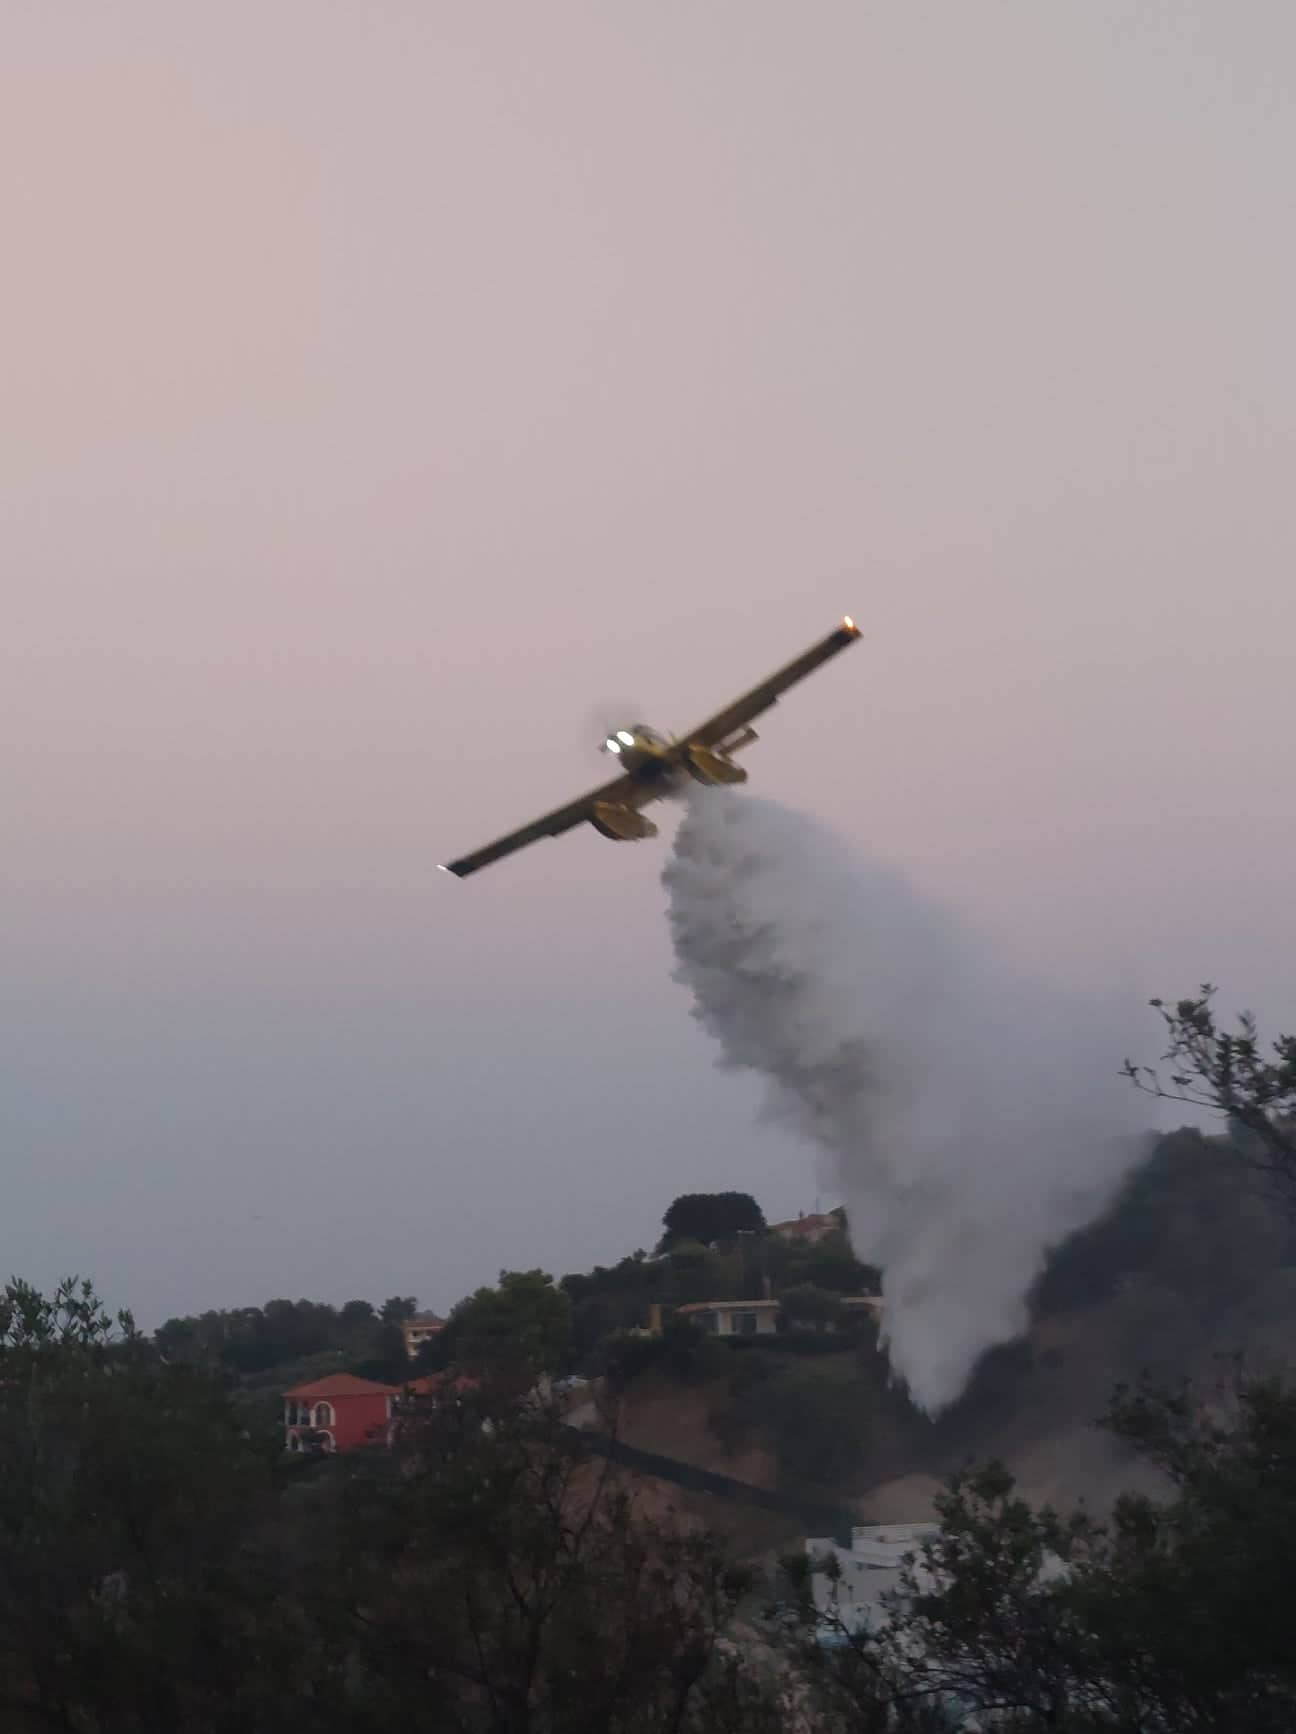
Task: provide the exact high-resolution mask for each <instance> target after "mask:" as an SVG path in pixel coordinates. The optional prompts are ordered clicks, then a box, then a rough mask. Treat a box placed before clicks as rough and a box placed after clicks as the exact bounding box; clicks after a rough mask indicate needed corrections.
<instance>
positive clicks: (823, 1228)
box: [770, 1214, 841, 1246]
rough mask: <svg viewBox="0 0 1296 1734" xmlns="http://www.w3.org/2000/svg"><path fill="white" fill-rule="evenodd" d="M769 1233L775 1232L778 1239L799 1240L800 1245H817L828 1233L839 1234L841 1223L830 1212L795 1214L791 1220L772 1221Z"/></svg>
mask: <svg viewBox="0 0 1296 1734" xmlns="http://www.w3.org/2000/svg"><path fill="white" fill-rule="evenodd" d="M770 1233H771V1234H777V1235H778V1237H779V1239H780V1240H790V1241H793V1242H799V1243H800V1244H801V1245H802V1246H818V1244H819V1242H820V1241H821V1240H824V1239H826V1238H827V1236H828V1235H830V1234H840V1233H841V1223H840V1221H839V1220H838V1218H837V1217H835V1216H832V1215H830V1214H826V1215H817V1214H816V1215H814V1216H797V1217H794V1218H793V1219H792V1221H791V1222H775V1223H772V1224H771V1225H770Z"/></svg>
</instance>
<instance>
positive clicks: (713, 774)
mask: <svg viewBox="0 0 1296 1734" xmlns="http://www.w3.org/2000/svg"><path fill="white" fill-rule="evenodd" d="M685 763H686V764H687V765H688V770H689V775H690V776H691V777H695V778H696V779H697V781H698V782H699V783H745V782H746V781H747V773H746V771H745V770H744V769H743V768H742V766H741V765H736V764H735V763H734V762H733V760H732V759H730V758H726V757H725V755H724V754H723V753H713V752H712V751H711V749H710V747H699V746H692V747H689V748H688V750H687V752H686V754H685Z"/></svg>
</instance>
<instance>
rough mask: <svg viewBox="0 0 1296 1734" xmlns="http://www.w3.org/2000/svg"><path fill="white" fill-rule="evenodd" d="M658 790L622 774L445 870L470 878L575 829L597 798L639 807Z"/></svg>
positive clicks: (457, 876) (621, 804)
mask: <svg viewBox="0 0 1296 1734" xmlns="http://www.w3.org/2000/svg"><path fill="white" fill-rule="evenodd" d="M654 793H655V791H654V790H653V789H651V788H650V787H647V786H645V785H644V784H643V783H641V782H637V781H636V780H635V778H634V777H626V776H621V777H618V778H617V779H616V781H615V782H613V783H604V785H603V787H602V788H601V789H591V790H590V792H589V794H588V795H582V796H581V798H580V800H579V801H572V802H570V804H569V805H567V806H566V807H558V808H555V810H554V811H553V812H552V813H546V814H545V815H544V817H543V818H541V819H533V820H532V821H531V823H530V824H529V825H523V826H521V827H520V829H518V830H516V831H510V832H509V834H508V836H507V837H500V838H499V839H498V840H497V841H496V842H494V843H488V844H487V845H486V847H485V848H484V849H477V850H474V852H473V853H472V854H471V855H463V856H461V857H460V858H459V860H458V861H447V862H446V863H445V865H444V866H443V867H442V869H441V871H442V872H443V873H453V874H454V876H455V877H456V879H466V878H467V877H468V875H469V874H470V873H476V872H479V871H480V869H481V868H483V867H489V866H490V865H491V863H492V862H493V861H500V860H502V859H503V858H504V856H505V855H512V854H513V853H514V851H515V850H517V849H525V848H526V846H527V844H528V843H537V842H539V840H540V838H541V837H560V836H561V835H562V833H563V832H564V831H571V830H574V829H575V827H576V826H577V825H580V824H582V823H583V822H584V821H585V820H586V819H588V818H590V817H591V815H592V814H593V811H594V805H595V802H597V801H610V802H612V803H614V804H615V805H617V806H622V807H628V806H636V807H637V806H640V805H642V804H643V803H644V802H645V801H648V800H651V799H652V798H653V796H654Z"/></svg>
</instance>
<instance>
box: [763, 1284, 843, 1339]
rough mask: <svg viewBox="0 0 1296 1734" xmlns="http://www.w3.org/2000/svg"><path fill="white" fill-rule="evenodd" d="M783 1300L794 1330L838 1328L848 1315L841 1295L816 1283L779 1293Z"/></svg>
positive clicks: (784, 1310)
mask: <svg viewBox="0 0 1296 1734" xmlns="http://www.w3.org/2000/svg"><path fill="white" fill-rule="evenodd" d="M779 1303H780V1307H781V1310H782V1313H783V1317H784V1318H785V1319H786V1320H787V1323H788V1326H789V1328H790V1329H792V1330H811V1331H825V1330H836V1329H837V1328H838V1327H839V1326H840V1325H841V1324H842V1323H843V1322H844V1320H845V1319H846V1317H847V1313H846V1309H845V1307H843V1305H842V1303H841V1296H840V1295H839V1294H834V1293H833V1291H832V1290H831V1289H826V1288H819V1287H817V1286H816V1285H815V1284H814V1283H812V1282H804V1283H801V1284H800V1285H799V1286H798V1287H796V1288H790V1289H786V1290H785V1291H784V1292H783V1294H781V1295H780V1296H779Z"/></svg>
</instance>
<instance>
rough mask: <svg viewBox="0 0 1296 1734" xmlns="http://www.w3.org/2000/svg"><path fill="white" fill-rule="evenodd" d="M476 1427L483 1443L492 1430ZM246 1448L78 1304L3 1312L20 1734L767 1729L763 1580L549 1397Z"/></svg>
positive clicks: (152, 1361) (2, 1487) (207, 1401)
mask: <svg viewBox="0 0 1296 1734" xmlns="http://www.w3.org/2000/svg"><path fill="white" fill-rule="evenodd" d="M486 1422H489V1423H490V1426H489V1427H487V1426H485V1425H484V1423H486ZM279 1443H280V1449H279V1450H278V1451H277V1452H276V1453H275V1454H274V1455H273V1456H271V1455H270V1454H268V1453H265V1452H262V1451H260V1450H258V1448H257V1447H256V1445H255V1443H254V1442H252V1441H250V1440H249V1439H248V1438H247V1437H246V1436H245V1434H244V1433H243V1431H242V1430H241V1428H240V1427H239V1425H238V1422H237V1419H236V1417H235V1415H234V1412H233V1410H232V1409H231V1406H230V1404H229V1401H228V1399H227V1397H226V1395H225V1393H224V1392H223V1391H222V1389H221V1387H220V1384H219V1382H218V1381H217V1380H216V1379H214V1378H213V1377H211V1376H210V1375H209V1374H208V1373H207V1372H205V1371H203V1370H202V1369H200V1368H197V1367H195V1366H193V1365H190V1364H185V1363H170V1364H168V1363H166V1362H165V1361H163V1360H162V1359H161V1358H160V1357H159V1356H158V1355H157V1353H156V1352H155V1351H154V1350H153V1349H152V1348H151V1346H150V1345H148V1344H147V1343H146V1342H144V1341H143V1340H142V1339H140V1338H139V1337H138V1336H136V1335H135V1334H134V1333H133V1332H132V1331H131V1330H130V1329H129V1326H128V1324H121V1323H118V1324H114V1323H113V1321H111V1320H110V1319H109V1318H108V1317H107V1315H106V1314H105V1312H104V1310H103V1308H102V1307H101V1306H100V1304H99V1302H98V1300H97V1298H96V1297H95V1296H94V1293H93V1290H91V1289H90V1288H89V1287H88V1286H85V1285H65V1286H64V1287H63V1288H62V1289H60V1291H59V1293H58V1294H57V1295H56V1296H55V1297H53V1298H52V1299H50V1300H46V1299H44V1298H43V1297H41V1296H40V1295H38V1294H36V1292H35V1291H34V1290H31V1289H30V1288H28V1287H26V1286H25V1285H22V1284H11V1285H10V1286H9V1288H8V1290H7V1291H6V1292H5V1295H4V1297H3V1300H2V1301H0V1452H3V1460H4V1463H5V1476H4V1478H3V1481H0V1724H2V1725H3V1727H4V1728H5V1730H6V1734H9V1731H10V1730H12V1731H13V1734H36V1731H37V1730H49V1729H57V1730H62V1731H64V1734H145V1731H150V1730H155V1729H156V1730H159V1731H161V1730H166V1731H168V1734H171V1731H173V1730H174V1731H175V1734H248V1731H251V1734H257V1731H259V1730H266V1731H269V1730H272V1729H273V1730H275V1734H306V1731H307V1730H310V1731H311V1734H343V1731H345V1734H380V1731H384V1730H387V1729H389V1728H393V1727H410V1728H432V1729H445V1730H454V1731H455V1734H533V1731H534V1734H584V1731H585V1730H599V1731H601V1734H702V1731H703V1730H706V1731H707V1734H738V1731H739V1730H745V1729H751V1730H753V1734H774V1730H775V1729H776V1727H779V1726H781V1723H780V1721H779V1719H778V1715H777V1706H776V1705H775V1703H774V1700H773V1698H772V1697H771V1695H770V1693H769V1691H768V1690H767V1688H766V1686H765V1685H764V1683H763V1682H762V1680H761V1679H760V1678H759V1676H758V1674H757V1673H756V1672H755V1671H754V1670H752V1669H750V1668H748V1667H747V1666H746V1665H745V1663H744V1661H743V1658H742V1654H741V1652H740V1651H739V1650H737V1649H736V1648H735V1647H734V1646H733V1644H732V1642H731V1641H730V1638H729V1633H730V1631H731V1628H732V1626H733V1621H734V1618H735V1614H736V1611H737V1607H738V1603H739V1599H740V1597H741V1596H742V1595H743V1593H744V1591H745V1590H746V1588H747V1580H746V1578H745V1576H744V1574H742V1573H741V1572H739V1571H737V1570H735V1568H734V1567H733V1566H732V1565H731V1564H730V1562H729V1560H728V1559H727V1558H726V1556H725V1554H724V1552H723V1550H722V1548H721V1547H720V1546H719V1544H718V1543H717V1542H716V1541H715V1540H714V1539H713V1538H710V1537H708V1536H706V1535H703V1534H700V1533H688V1534H686V1533H683V1532H680V1531H677V1530H676V1529H674V1528H672V1527H671V1526H670V1525H669V1524H665V1523H662V1522H655V1521H649V1520H647V1519H645V1518H644V1517H643V1515H642V1514H641V1513H640V1512H639V1511H638V1510H637V1509H636V1507H635V1503H634V1500H633V1498H632V1497H631V1496H630V1495H629V1494H628V1493H627V1491H626V1490H625V1488H624V1487H623V1486H622V1485H621V1483H620V1482H619V1481H618V1480H617V1478H616V1476H615V1474H614V1472H612V1471H610V1470H609V1469H608V1468H607V1466H606V1465H599V1466H595V1465H593V1464H591V1463H589V1462H588V1461H587V1460H586V1459H585V1458H584V1456H583V1454H582V1453H581V1452H580V1449H579V1438H578V1436H577V1435H574V1434H572V1433H571V1432H570V1431H569V1430H568V1429H566V1428H564V1427H563V1426H561V1424H560V1423H559V1421H558V1419H557V1418H556V1417H554V1416H551V1415H548V1414H546V1413H544V1412H542V1411H539V1410H537V1409H536V1408H535V1407H534V1406H533V1405H518V1404H516V1403H510V1402H507V1401H504V1400H503V1399H500V1400H498V1401H492V1402H490V1403H488V1404H487V1405H486V1406H484V1407H479V1406H476V1405H475V1404H473V1403H471V1402H465V1403H463V1404H461V1405H448V1406H445V1407H444V1408H442V1409H440V1410H438V1411H436V1412H435V1413H434V1414H432V1415H431V1416H429V1417H426V1418H424V1419H423V1420H422V1421H421V1422H420V1423H418V1424H417V1425H416V1426H415V1427H414V1428H413V1429H412V1430H411V1431H410V1432H409V1433H408V1434H405V1435H402V1438H401V1440H400V1441H399V1442H398V1444H397V1447H396V1449H395V1450H394V1451H392V1452H388V1451H385V1450H383V1451H376V1452H361V1453H357V1454H355V1455H354V1456H352V1457H350V1458H346V1459H337V1460H328V1459H325V1460H321V1461H318V1462H303V1461H302V1460H301V1459H292V1460H290V1459H287V1458H286V1457H285V1456H284V1454H283V1452H282V1448H281V1447H282V1441H280V1442H279Z"/></svg>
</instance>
